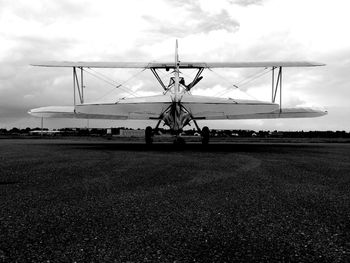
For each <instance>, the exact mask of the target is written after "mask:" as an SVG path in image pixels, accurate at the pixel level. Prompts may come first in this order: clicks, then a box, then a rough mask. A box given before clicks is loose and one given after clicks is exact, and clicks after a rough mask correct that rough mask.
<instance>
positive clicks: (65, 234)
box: [0, 139, 350, 262]
mask: <svg viewBox="0 0 350 263" xmlns="http://www.w3.org/2000/svg"><path fill="white" fill-rule="evenodd" d="M349 260H350V144H339V143H334V144H325V143H324V144H316V143H313V144H303V143H299V144H293V143H290V144H278V143H268V142H264V143H258V142H255V143H230V144H221V143H217V144H212V145H209V146H207V147H203V146H202V145H200V144H186V145H184V146H181V147H180V146H175V145H172V144H156V145H153V146H152V147H146V146H145V145H143V144H137V143H136V144H131V143H120V142H115V141H102V140H91V141H85V140H81V139H80V140H71V139H67V140H65V139H50V140H48V139H46V140H44V139H43V140H41V139H37V140H30V139H18V140H16V139H12V140H11V139H10V140H7V139H4V140H0V262H14V261H18V262H31V261H32V262H57V261H62V262H74V261H76V262H127V261H130V262H232V261H238V262H241V261H255V262H271V261H274V262H277V261H279V262H291V261H293V262H294V261H297V262H346V261H348V262H349Z"/></svg>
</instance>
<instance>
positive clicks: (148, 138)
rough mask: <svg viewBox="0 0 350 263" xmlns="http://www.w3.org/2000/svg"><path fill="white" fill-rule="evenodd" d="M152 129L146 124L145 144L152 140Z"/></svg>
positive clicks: (150, 142)
mask: <svg viewBox="0 0 350 263" xmlns="http://www.w3.org/2000/svg"><path fill="white" fill-rule="evenodd" d="M152 137H153V129H152V127H151V126H147V127H146V130H145V142H146V144H152V142H153V138H152Z"/></svg>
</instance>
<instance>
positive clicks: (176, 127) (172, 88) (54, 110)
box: [28, 40, 327, 144]
mask: <svg viewBox="0 0 350 263" xmlns="http://www.w3.org/2000/svg"><path fill="white" fill-rule="evenodd" d="M32 65H33V66H41V67H70V68H72V69H73V91H74V105H73V106H49V107H41V108H36V109H32V110H30V111H29V112H28V113H29V114H31V115H33V116H36V117H41V118H83V119H109V120H154V121H155V122H156V124H155V126H154V128H152V127H151V126H148V127H146V129H145V142H146V143H147V144H151V143H152V142H153V136H154V134H155V133H156V132H157V130H158V129H159V126H160V124H161V123H163V125H165V126H168V127H169V128H170V130H171V132H172V134H173V135H174V138H175V142H178V141H179V140H182V139H181V138H180V136H179V135H180V133H181V132H182V131H183V128H184V127H186V126H187V125H190V124H191V123H193V124H194V126H195V127H196V129H197V130H198V132H199V134H201V139H202V143H203V144H207V143H208V142H209V137H210V136H209V135H210V130H209V128H208V127H207V126H205V127H203V128H202V129H201V128H200V127H199V125H198V124H197V121H200V120H238V119H239V120H241V119H272V118H310V117H319V116H323V115H325V114H327V112H326V111H321V110H316V109H312V108H282V69H283V68H284V67H314V66H323V65H324V64H321V63H316V62H308V61H287V62H286V61H284V62H283V61H282V62H281V61H277V62H276V61H268V62H266V61H265V62H208V63H207V62H183V61H180V60H179V55H178V42H177V40H176V45H175V60H174V61H173V62H151V63H144V62H68V61H64V62H55V61H50V62H39V63H34V64H32ZM87 68H88V69H91V68H138V69H143V70H145V69H149V70H150V71H151V72H152V73H153V75H154V76H155V78H156V79H157V81H158V82H159V84H160V86H161V87H162V88H163V94H161V95H155V96H147V97H129V98H122V99H118V100H117V101H115V102H113V103H85V102H84V83H83V80H84V76H83V73H84V71H85V69H87ZM213 68H270V69H271V72H272V93H271V94H272V95H271V102H266V101H259V100H242V99H234V98H222V97H208V96H199V95H192V94H191V90H192V89H193V88H194V87H195V86H196V85H197V84H198V83H199V82H200V81H201V80H202V79H203V76H202V72H203V71H204V70H206V69H210V70H211V69H213ZM185 69H192V70H193V69H195V70H196V75H195V76H194V78H193V79H192V80H190V81H189V82H187V83H186V82H185V79H184V76H183V74H182V72H181V71H183V70H185ZM79 70H80V72H79ZM160 70H166V71H169V70H171V75H172V76H171V77H170V78H169V83H168V84H166V83H165V82H164V81H163V80H162V79H161V77H160V76H159V74H158V73H159V71H160ZM180 70H181V71H180ZM278 91H279V92H278ZM277 92H278V94H279V103H277V102H276V97H277ZM77 96H78V99H79V103H76V99H77V98H76V97H77ZM277 100H278V97H277Z"/></svg>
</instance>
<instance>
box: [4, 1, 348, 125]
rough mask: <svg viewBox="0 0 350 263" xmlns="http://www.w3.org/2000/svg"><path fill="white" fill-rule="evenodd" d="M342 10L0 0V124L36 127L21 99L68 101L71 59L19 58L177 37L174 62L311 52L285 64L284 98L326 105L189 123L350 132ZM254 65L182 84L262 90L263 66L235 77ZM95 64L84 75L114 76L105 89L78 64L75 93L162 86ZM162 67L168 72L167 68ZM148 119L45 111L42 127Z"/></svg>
mask: <svg viewBox="0 0 350 263" xmlns="http://www.w3.org/2000/svg"><path fill="white" fill-rule="evenodd" d="M349 10H350V1H348V0H246V1H244V0H215V1H210V0H187V1H185V0H152V1H142V0H128V1H119V0H99V1H93V0H75V1H70V0H60V1H53V0H52V1H51V0H31V1H26V0H17V1H12V0H0V24H1V27H0V128H8V129H9V128H12V127H19V128H25V127H37V126H40V119H37V118H34V117H31V116H30V115H28V114H27V112H28V110H30V109H32V108H36V107H43V106H50V105H72V103H73V88H72V72H71V69H65V68H40V67H33V66H30V63H33V62H36V61H45V60H58V61H63V60H65V61H142V62H151V61H173V59H174V46H175V40H176V39H178V41H179V56H180V60H182V61H208V62H210V61H218V62H225V61H230V62H235V61H271V60H278V61H282V60H286V61H294V60H310V61H317V62H322V63H325V64H326V66H324V67H315V68H286V69H284V71H283V106H285V107H315V108H318V109H324V110H327V111H328V115H327V116H324V117H320V118H311V119H284V120H281V119H274V120H240V121H224V120H220V121H202V122H200V123H199V124H200V126H203V125H208V126H209V127H210V128H217V129H219V128H224V129H253V130H346V131H350V118H349V117H350V103H349V98H350V87H349V83H350V74H349V73H350V71H349V69H350V35H349V33H348V31H349V30H348V26H349V25H350V16H349V15H348V11H349ZM263 70H264V69H249V70H247V69H239V70H237V69H226V70H222V69H217V70H214V71H208V70H207V71H206V72H204V79H203V80H202V81H201V82H200V84H198V85H197V86H196V87H195V88H194V89H193V94H197V95H205V96H221V97H232V98H237V99H239V98H251V99H258V100H264V101H270V100H271V75H270V74H265V75H263V76H262V77H260V78H257V79H254V80H253V81H251V82H248V83H247V82H245V81H246V80H247V78H248V77H250V76H255V75H259V74H260V73H264V72H263ZM96 71H97V73H96V72H95V73H94V74H95V75H96V74H103V75H104V76H108V77H109V78H111V79H113V80H114V81H115V83H123V86H122V88H119V89H116V88H115V86H112V85H110V83H106V82H104V81H101V80H99V79H96V78H95V77H94V76H93V75H91V74H90V75H89V74H85V78H84V80H85V81H84V83H85V85H86V88H85V95H86V102H96V101H101V102H102V101H105V102H111V101H116V100H117V99H118V98H122V97H128V96H130V92H129V91H130V90H131V91H132V93H136V94H137V95H139V96H148V95H156V94H161V92H162V88H161V87H160V86H159V84H158V83H157V80H156V79H155V78H154V77H153V75H152V74H151V72H149V71H143V72H140V70H137V69H122V70H121V69H114V70H110V69H107V70H97V69H96ZM91 73H92V72H91ZM183 73H184V76H185V78H186V80H188V81H189V79H190V77H191V76H194V75H195V71H193V70H187V71H184V72H183ZM185 74H186V75H185ZM161 77H162V78H163V79H164V81H165V82H166V83H167V82H168V78H169V75H167V72H164V73H161ZM234 84H238V85H237V86H238V87H239V89H235V88H234V87H233V85H234ZM149 124H151V125H155V123H153V122H148V121H127V122H125V121H113V122H111V121H102V120H101V121H95V120H90V121H87V120H69V119H45V121H44V125H45V126H46V127H48V128H62V127H119V126H126V127H132V128H144V127H145V126H147V125H149Z"/></svg>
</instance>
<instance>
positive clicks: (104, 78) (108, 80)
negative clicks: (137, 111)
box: [84, 68, 145, 100]
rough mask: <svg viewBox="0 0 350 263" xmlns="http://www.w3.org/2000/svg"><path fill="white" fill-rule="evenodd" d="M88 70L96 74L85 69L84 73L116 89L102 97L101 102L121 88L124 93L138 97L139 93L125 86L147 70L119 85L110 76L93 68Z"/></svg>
mask: <svg viewBox="0 0 350 263" xmlns="http://www.w3.org/2000/svg"><path fill="white" fill-rule="evenodd" d="M88 69H89V70H90V71H92V72H94V73H92V72H89V71H88V70H86V69H84V71H85V72H87V73H88V74H90V75H92V76H94V77H96V78H98V79H100V80H102V81H104V82H106V83H107V84H110V85H112V86H113V87H114V88H113V89H111V90H110V91H108V92H107V93H105V94H104V95H102V96H101V97H99V98H98V99H97V100H100V99H101V98H103V97H105V96H107V95H109V94H110V93H112V92H113V91H114V90H115V89H119V88H120V89H122V90H123V91H125V92H127V93H129V94H130V95H132V96H134V97H137V96H138V95H137V93H135V92H133V91H131V90H129V89H128V88H127V87H126V86H125V84H126V83H127V82H129V81H130V80H131V79H133V78H135V77H136V76H137V75H139V74H141V73H142V72H143V71H144V70H145V69H143V70H141V71H139V72H137V73H136V74H134V75H132V76H131V77H130V78H128V79H127V80H125V81H124V82H122V83H118V82H116V81H115V80H113V79H112V78H110V77H108V76H106V75H104V74H102V73H100V72H98V71H96V70H93V69H91V68H88Z"/></svg>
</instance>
